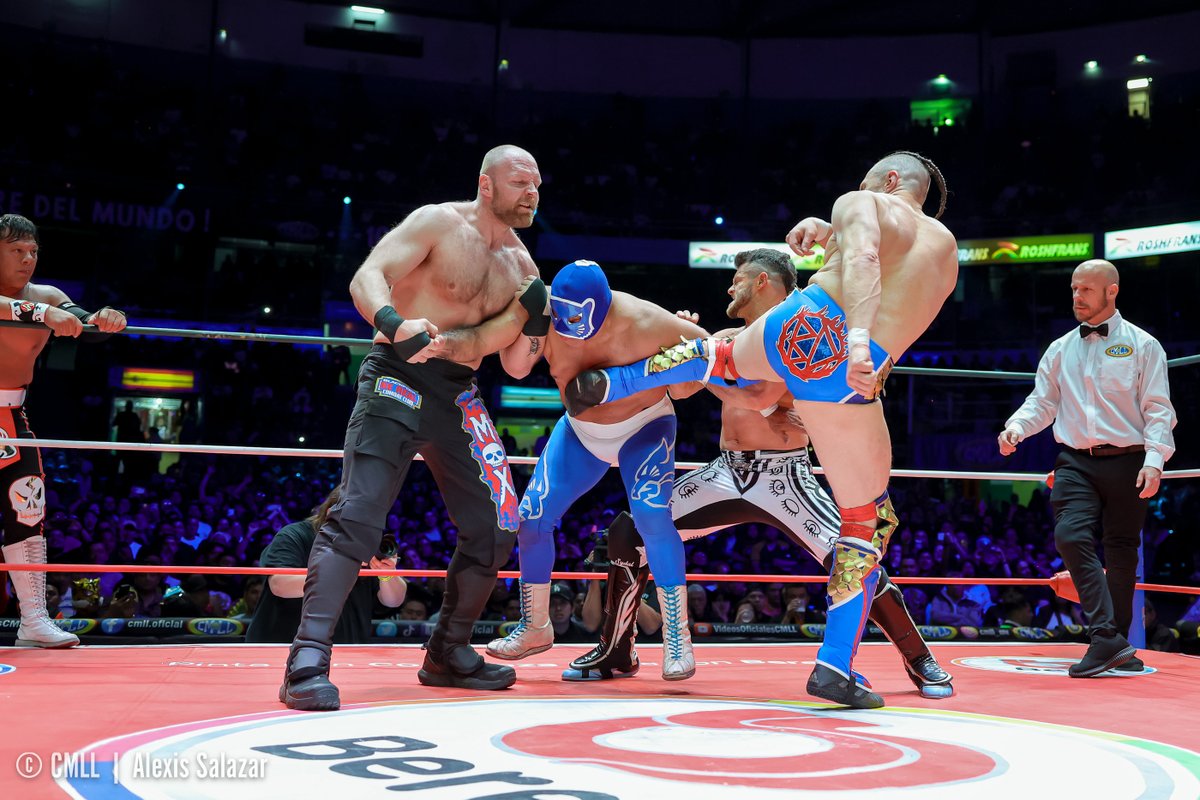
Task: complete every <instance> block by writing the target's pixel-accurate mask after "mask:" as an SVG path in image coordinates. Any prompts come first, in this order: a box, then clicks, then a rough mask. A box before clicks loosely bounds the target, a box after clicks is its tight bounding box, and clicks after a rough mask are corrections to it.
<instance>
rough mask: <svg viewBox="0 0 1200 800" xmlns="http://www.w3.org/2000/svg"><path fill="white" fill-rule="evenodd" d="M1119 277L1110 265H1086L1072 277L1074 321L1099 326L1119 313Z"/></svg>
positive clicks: (1099, 261) (1098, 262) (1097, 261)
mask: <svg viewBox="0 0 1200 800" xmlns="http://www.w3.org/2000/svg"><path fill="white" fill-rule="evenodd" d="M1120 282H1121V281H1120V276H1119V275H1118V274H1117V268H1116V267H1114V266H1113V265H1112V264H1111V263H1110V262H1108V261H1104V260H1102V259H1099V258H1094V259H1092V260H1091V261H1085V262H1083V263H1082V264H1080V265H1079V266H1078V267H1076V268H1075V272H1074V273H1072V274H1071V308H1072V311H1074V312H1075V319H1077V320H1079V321H1080V322H1086V323H1087V324H1088V325H1098V324H1100V323H1101V322H1104V321H1105V320H1106V319H1108V318H1109V317H1111V316H1112V315H1113V313H1114V312H1115V311H1116V310H1117V292H1118V291H1119V290H1120Z"/></svg>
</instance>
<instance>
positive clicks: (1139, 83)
mask: <svg viewBox="0 0 1200 800" xmlns="http://www.w3.org/2000/svg"><path fill="white" fill-rule="evenodd" d="M1125 88H1126V89H1149V88H1150V79H1149V78H1134V79H1132V80H1128V81H1125Z"/></svg>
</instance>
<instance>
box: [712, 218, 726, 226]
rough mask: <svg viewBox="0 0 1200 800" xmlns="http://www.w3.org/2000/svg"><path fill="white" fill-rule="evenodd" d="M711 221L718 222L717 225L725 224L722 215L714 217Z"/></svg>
mask: <svg viewBox="0 0 1200 800" xmlns="http://www.w3.org/2000/svg"><path fill="white" fill-rule="evenodd" d="M713 222H715V223H716V224H718V225H724V224H725V218H724V217H717V218H716V219H714V220H713Z"/></svg>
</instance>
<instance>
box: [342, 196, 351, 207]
mask: <svg viewBox="0 0 1200 800" xmlns="http://www.w3.org/2000/svg"><path fill="white" fill-rule="evenodd" d="M342 205H344V206H348V205H350V195H346V196H345V197H343V198H342Z"/></svg>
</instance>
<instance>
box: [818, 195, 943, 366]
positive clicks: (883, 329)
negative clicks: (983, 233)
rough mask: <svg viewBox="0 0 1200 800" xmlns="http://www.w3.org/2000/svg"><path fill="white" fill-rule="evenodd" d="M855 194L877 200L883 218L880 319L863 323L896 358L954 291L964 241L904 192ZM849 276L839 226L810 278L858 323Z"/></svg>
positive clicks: (852, 323) (850, 324) (877, 298)
mask: <svg viewBox="0 0 1200 800" xmlns="http://www.w3.org/2000/svg"><path fill="white" fill-rule="evenodd" d="M852 195H857V196H859V197H861V198H862V199H866V200H871V201H873V202H874V204H875V209H876V213H877V215H878V223H879V229H878V236H879V240H878V245H879V278H880V287H879V290H878V291H877V292H876V293H875V295H874V299H875V301H876V302H877V303H878V311H877V312H876V314H875V319H874V322H873V323H872V322H870V321H868V322H867V324H865V325H863V326H862V327H869V328H870V331H871V338H872V339H874V340H875V341H876V342H878V343H879V344H880V345H882V346H883V348H884V349H885V350H887V351H888V353H889V354H891V356H892V359H893V360H895V359H898V358H899V357H900V356H901V355H902V354H903V353H904V352H906V351H907V350H908V348H909V347H910V346H912V343H913V342H915V341H916V340H917V339H918V338H919V337H920V336H921V334H922V333H924V332H925V330H926V329H927V328H928V327H929V325H930V324H931V323H932V322H933V319H934V317H936V316H937V313H938V311H940V310H941V308H942V304H943V303H944V302H945V301H946V298H947V297H949V296H950V293H951V292H952V291H954V284H955V282H956V281H957V280H958V246H957V244H956V243H955V241H954V236H953V235H951V233H950V231H949V230H947V229H946V226H945V225H943V224H942V223H941V222H939V221H938V220H936V219H933V218H932V217H928V216H926V215H925V214H922V213H921V212H920V211H918V210H916V209H914V208H913V207H912V205H911V204H909V203H907V202H905V201H904V200H902V199H900V198H897V197H893V196H891V195H887V194H881V193H878V192H867V191H862V192H854V193H852ZM847 197H850V195H847ZM843 199H845V198H843ZM840 202H842V201H841V200H839V203H840ZM836 210H837V208H836V206H835V211H836ZM844 277H845V270H844V268H843V247H842V246H841V245H840V244H839V231H838V230H837V228H836V226H835V228H834V235H833V236H831V237H830V238H829V241H828V243H827V245H826V249H825V265H824V266H823V267H821V269H819V270H818V271H817V272H816V273H815V274H814V275H813V276H812V278H811V279H810V280H809V283H810V284H812V283H815V284H817V285H819V286H820V287H821V288H822V289H824V290H825V291H826V292H828V293H829V296H830V297H832V298H833V299H834V300H836V301H837V302H838V304H839V305H841V306H842V308H843V309H844V310H845V311H846V312H847V327H857V325H856V322H858V320H856V319H855V314H854V310H853V309H850V308H847V307H846V302H845V300H846V295H847V293H846V291H845V288H844V286H843V278H844ZM876 366H879V365H876Z"/></svg>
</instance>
